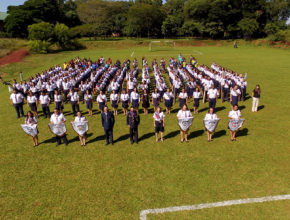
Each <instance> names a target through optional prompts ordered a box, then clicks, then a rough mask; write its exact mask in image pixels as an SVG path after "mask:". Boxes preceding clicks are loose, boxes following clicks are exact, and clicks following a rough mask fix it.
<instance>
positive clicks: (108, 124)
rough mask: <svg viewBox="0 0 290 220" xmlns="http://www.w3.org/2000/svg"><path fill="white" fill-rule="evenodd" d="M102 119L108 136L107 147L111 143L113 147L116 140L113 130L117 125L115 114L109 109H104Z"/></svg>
mask: <svg viewBox="0 0 290 220" xmlns="http://www.w3.org/2000/svg"><path fill="white" fill-rule="evenodd" d="M101 119H102V126H103V128H104V131H105V135H106V145H108V144H109V143H110V142H111V144H112V145H113V144H114V139H113V128H114V124H115V117H114V114H113V113H112V112H111V111H109V110H108V107H107V106H105V107H104V111H103V112H102V113H101Z"/></svg>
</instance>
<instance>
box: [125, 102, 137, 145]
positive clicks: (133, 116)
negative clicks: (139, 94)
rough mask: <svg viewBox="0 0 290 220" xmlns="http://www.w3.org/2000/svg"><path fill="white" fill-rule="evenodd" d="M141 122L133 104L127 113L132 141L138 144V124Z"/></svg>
mask: <svg viewBox="0 0 290 220" xmlns="http://www.w3.org/2000/svg"><path fill="white" fill-rule="evenodd" d="M139 124H140V116H139V115H138V113H137V111H136V110H135V109H134V107H133V106H132V107H131V108H130V111H129V112H128V113H127V125H128V127H129V128H130V141H131V144H133V143H134V142H135V143H136V144H138V125H139Z"/></svg>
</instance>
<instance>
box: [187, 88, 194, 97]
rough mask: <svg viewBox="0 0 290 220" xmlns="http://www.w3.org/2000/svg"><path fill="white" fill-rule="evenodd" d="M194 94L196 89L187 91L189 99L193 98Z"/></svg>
mask: <svg viewBox="0 0 290 220" xmlns="http://www.w3.org/2000/svg"><path fill="white" fill-rule="evenodd" d="M193 92H194V88H188V89H187V95H188V97H192V96H193Z"/></svg>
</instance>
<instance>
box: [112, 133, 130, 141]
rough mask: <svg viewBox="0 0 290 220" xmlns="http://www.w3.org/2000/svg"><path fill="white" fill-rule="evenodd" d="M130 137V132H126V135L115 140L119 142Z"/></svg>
mask: <svg viewBox="0 0 290 220" xmlns="http://www.w3.org/2000/svg"><path fill="white" fill-rule="evenodd" d="M129 137H130V135H129V134H124V135H122V136H120V137H118V138H117V139H116V140H115V141H114V142H115V143H116V142H119V141H125V140H127V139H128V138H129Z"/></svg>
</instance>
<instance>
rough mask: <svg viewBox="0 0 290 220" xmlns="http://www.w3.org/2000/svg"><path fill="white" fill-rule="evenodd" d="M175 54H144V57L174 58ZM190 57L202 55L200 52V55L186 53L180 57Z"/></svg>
mask: <svg viewBox="0 0 290 220" xmlns="http://www.w3.org/2000/svg"><path fill="white" fill-rule="evenodd" d="M176 55H178V54H177V53H168V54H156V55H154V54H145V55H144V56H145V57H167V56H176ZM190 55H203V53H202V52H200V53H188V54H182V56H190Z"/></svg>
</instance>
